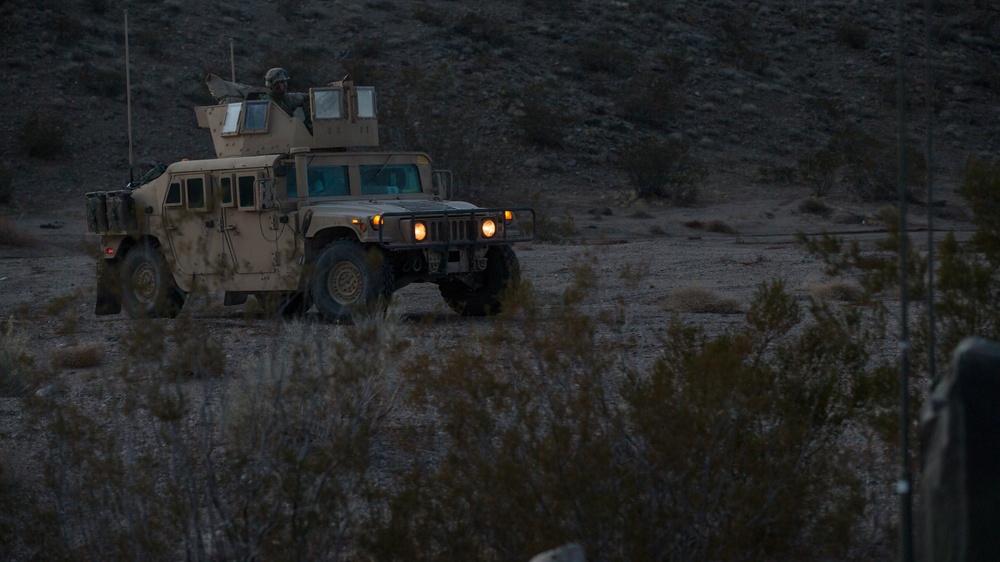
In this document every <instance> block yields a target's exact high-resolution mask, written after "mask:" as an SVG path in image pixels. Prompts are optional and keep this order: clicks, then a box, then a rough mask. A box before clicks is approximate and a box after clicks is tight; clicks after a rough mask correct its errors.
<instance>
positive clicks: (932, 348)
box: [924, 0, 937, 384]
mask: <svg viewBox="0 0 1000 562" xmlns="http://www.w3.org/2000/svg"><path fill="white" fill-rule="evenodd" d="M931 15H932V12H931V0H924V41H925V43H926V45H925V48H926V51H927V55H926V62H925V63H924V64H925V65H926V69H927V78H926V82H927V89H926V94H925V95H924V97H925V98H926V99H927V363H928V365H927V369H928V373H930V378H931V384H937V357H936V355H937V351H936V348H937V324H936V322H935V321H934V135H933V130H934V99H933V96H934V86H933V83H934V82H933V79H934V72H933V69H932V68H931V62H932V61H933V58H932V56H933V55H932V53H931Z"/></svg>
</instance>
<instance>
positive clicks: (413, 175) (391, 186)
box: [360, 164, 420, 195]
mask: <svg viewBox="0 0 1000 562" xmlns="http://www.w3.org/2000/svg"><path fill="white" fill-rule="evenodd" d="M360 171H361V193H362V194H363V195H394V194H398V193H420V174H419V173H418V172H417V167H416V165H414V164H393V165H385V166H383V165H378V164H376V165H372V166H361V167H360Z"/></svg>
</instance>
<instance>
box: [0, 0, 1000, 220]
mask: <svg viewBox="0 0 1000 562" xmlns="http://www.w3.org/2000/svg"><path fill="white" fill-rule="evenodd" d="M910 4H911V6H910V7H908V8H907V10H908V13H907V15H906V17H905V26H904V27H905V30H906V33H907V35H906V48H905V52H906V68H907V78H906V84H907V86H908V87H907V91H908V94H909V100H910V103H909V107H910V109H911V111H910V113H909V115H910V122H909V130H910V132H911V133H912V135H913V139H912V141H913V143H914V146H915V147H916V148H918V149H920V150H922V149H923V143H924V141H923V140H922V138H923V137H922V135H923V134H924V132H925V131H926V126H927V123H926V114H927V110H926V106H925V104H924V101H925V99H926V97H927V88H926V76H927V74H926V68H927V62H928V60H927V59H928V57H927V53H928V52H927V49H926V38H925V35H924V30H925V27H924V24H923V20H924V14H923V11H922V4H923V3H913V2H911V3H910ZM918 4H919V5H918ZM935 5H936V7H935V11H934V12H933V19H932V24H931V30H932V33H931V48H930V60H929V62H930V64H931V68H932V69H933V84H934V87H933V89H932V93H931V94H930V95H931V96H932V100H933V108H934V110H935V113H934V123H933V128H934V131H935V138H936V141H935V153H936V157H935V165H936V169H937V173H938V175H939V178H941V184H942V186H943V187H944V188H947V187H949V186H951V185H954V183H955V182H956V181H957V178H958V176H959V174H960V171H961V167H962V164H963V162H964V160H965V158H966V157H968V156H969V155H976V154H988V155H990V154H996V153H997V152H998V150H1000V110H998V107H1000V104H998V99H997V93H998V92H1000V8H997V7H991V4H989V3H987V2H976V1H958V0H950V1H938V2H935ZM5 7H6V8H7V9H6V10H5V14H4V16H3V24H4V27H5V29H6V31H7V32H6V33H5V34H4V36H3V38H2V39H0V41H2V50H3V57H2V58H3V64H4V76H5V77H6V78H7V82H8V84H10V85H11V88H12V95H10V96H9V98H8V103H6V104H4V108H3V110H2V111H3V112H4V116H3V119H0V123H2V127H3V131H2V132H3V135H2V140H0V143H2V152H3V161H4V166H6V167H7V168H8V169H9V170H11V171H12V175H13V188H14V190H15V199H16V201H15V202H14V205H13V207H14V209H16V210H18V211H21V212H31V211H32V209H37V208H40V207H42V208H46V207H49V208H50V207H52V206H62V205H65V206H68V207H70V208H75V206H76V203H77V202H78V201H80V199H79V197H80V196H81V195H82V194H83V193H85V192H87V191H90V190H96V189H111V188H115V187H117V186H121V185H123V184H124V183H125V182H126V181H127V179H128V175H129V170H128V136H127V113H126V103H125V102H126V98H125V73H124V54H125V53H124V51H125V49H124V46H125V41H124V28H123V13H122V7H123V5H122V3H121V2H116V1H111V0H71V1H62V2H56V1H51V0H41V1H34V2H27V1H20V0H15V1H8V2H6V3H5ZM129 24H130V33H129V46H130V56H131V68H132V72H131V84H132V101H133V116H132V125H133V130H134V154H135V162H136V167H137V168H138V170H137V173H139V172H140V171H141V169H143V168H145V167H147V166H148V165H149V164H150V163H152V162H155V161H162V162H170V161H174V160H177V159H180V158H184V157H187V158H202V157H211V156H212V152H211V144H210V141H209V137H208V135H207V133H206V132H204V131H200V130H198V129H197V125H196V122H195V118H194V113H193V111H192V108H193V107H194V106H196V105H205V104H210V103H213V100H212V99H211V98H210V96H209V95H208V93H207V89H206V88H205V87H204V84H203V81H202V80H203V77H204V75H205V74H206V73H208V72H214V73H217V74H220V75H222V76H226V77H228V76H229V72H230V56H229V55H230V41H229V40H230V38H233V47H234V48H233V50H234V53H235V74H236V79H237V80H238V81H242V82H246V83H254V84H259V83H260V82H261V81H262V79H263V78H262V76H263V74H264V72H265V71H266V69H267V68H270V67H272V66H283V67H285V68H287V69H288V70H289V71H290V72H291V74H292V83H291V86H292V89H293V90H294V89H301V90H305V89H306V88H308V87H309V86H311V85H317V84H322V83H325V82H327V81H331V80H335V79H339V78H341V77H342V76H343V75H344V74H347V73H350V74H351V75H352V77H353V78H354V79H355V80H356V81H357V82H358V83H364V84H370V85H374V86H375V87H376V88H377V90H378V92H379V95H380V98H379V103H380V119H381V125H382V133H383V140H384V142H385V144H386V145H387V146H389V147H397V148H402V147H405V148H417V149H425V150H428V151H430V152H431V153H432V155H433V156H434V157H435V158H436V159H437V160H438V163H439V165H443V166H447V167H450V168H452V169H453V170H455V171H456V175H457V176H458V178H459V180H460V182H461V183H464V184H466V185H467V186H470V187H491V188H493V189H492V190H491V193H500V194H501V196H504V197H514V196H521V195H520V193H521V191H523V190H535V189H536V188H537V187H538V186H543V185H544V186H545V188H546V189H552V188H559V187H573V188H574V189H577V188H578V187H579V186H580V185H581V184H583V186H584V187H585V188H586V189H584V190H583V191H585V192H586V193H594V194H595V195H596V194H599V193H601V192H605V191H607V190H609V189H626V188H627V187H628V185H627V182H628V180H627V178H626V176H624V175H623V174H622V173H621V171H620V170H619V168H618V167H617V166H616V165H615V164H616V163H617V162H618V161H619V157H620V155H621V152H622V150H623V148H624V147H627V146H632V147H636V146H638V147H643V146H655V142H652V144H650V143H651V141H657V140H662V139H672V142H676V143H683V144H684V145H685V146H689V147H690V153H689V154H690V155H691V156H692V157H693V158H695V159H696V160H698V161H700V162H702V163H703V164H704V165H705V166H706V169H707V170H708V172H709V174H708V175H707V177H706V178H705V179H704V180H702V182H701V183H702V186H703V189H702V192H703V193H709V192H722V193H724V192H726V191H727V190H728V189H730V188H733V187H734V186H747V185H758V186H762V185H766V184H776V183H785V184H791V185H800V186H802V193H803V195H805V194H807V193H808V192H810V191H816V190H820V191H830V192H831V193H833V194H838V193H839V194H841V195H847V196H851V197H866V198H869V199H876V200H877V199H878V198H879V197H881V196H882V195H883V193H882V191H884V190H882V191H880V190H879V189H878V188H875V189H874V190H872V189H866V188H865V185H870V184H872V183H875V184H877V183H878V181H879V180H878V177H879V176H884V175H886V171H885V170H886V169H887V165H886V164H885V163H884V161H885V160H886V157H887V156H891V155H894V149H893V148H892V143H893V138H894V136H895V123H896V113H895V108H894V106H895V87H896V86H895V84H896V78H895V75H896V65H895V56H896V35H895V13H894V3H891V2H865V3H853V2H852V3H843V2H830V1H812V2H805V3H803V2H798V1H792V0H771V1H762V2H751V3H741V2H735V1H727V0H714V1H711V2H700V1H699V2H696V1H684V0H673V1H662V0H655V1H654V0H635V1H633V2H625V1H606V0H584V1H580V2H569V1H566V0H553V1H543V0H520V1H506V2H496V3H491V4H490V5H489V6H487V7H478V8H475V7H472V6H470V5H467V4H465V3H462V2H456V1H447V0H424V1H399V2H391V1H387V0H369V1H367V2H358V3H355V2H343V1H338V2H318V1H300V2H293V3H279V2H260V1H258V2H247V3H240V4H222V3H213V4H211V5H208V4H204V3H200V2H184V1H181V0H168V1H166V2H133V3H131V4H129ZM60 127H65V137H64V143H63V147H62V148H58V143H57V142H55V141H56V140H58V138H56V137H58V135H57V134H56V135H54V133H53V131H54V130H58V129H59V128H60ZM26 134H27V135H28V137H30V136H31V135H39V136H40V139H39V138H36V139H35V141H36V142H39V143H40V144H39V146H40V148H38V149H37V151H36V152H38V154H39V155H35V156H32V155H29V152H28V147H29V145H30V144H31V142H32V138H26V137H25V135H26ZM629 143H633V144H629ZM635 143H638V144H635ZM643 143H645V144H643ZM633 149H634V148H633ZM866 155H868V156H872V155H874V156H875V158H874V160H873V161H866V160H865V159H864V157H865V156H866ZM889 160H891V158H889ZM876 168H879V169H876ZM915 177H920V176H919V175H918V176H915ZM866 182H867V183H866ZM755 189H756V188H755ZM505 190H514V193H509V191H505ZM751 191H752V190H751ZM872 191H874V193H872Z"/></svg>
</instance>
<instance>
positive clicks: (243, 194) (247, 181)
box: [236, 176, 257, 210]
mask: <svg viewBox="0 0 1000 562" xmlns="http://www.w3.org/2000/svg"><path fill="white" fill-rule="evenodd" d="M256 181H257V178H256V177H254V176H240V177H239V178H238V179H237V180H236V187H237V197H238V199H239V207H240V209H241V210H250V209H254V208H256V201H255V200H254V189H253V187H254V183H255V182H256Z"/></svg>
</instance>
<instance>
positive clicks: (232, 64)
mask: <svg viewBox="0 0 1000 562" xmlns="http://www.w3.org/2000/svg"><path fill="white" fill-rule="evenodd" d="M229 71H230V72H229V75H230V76H231V77H232V81H233V82H235V81H236V55H235V54H233V38H232V37H230V38H229Z"/></svg>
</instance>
